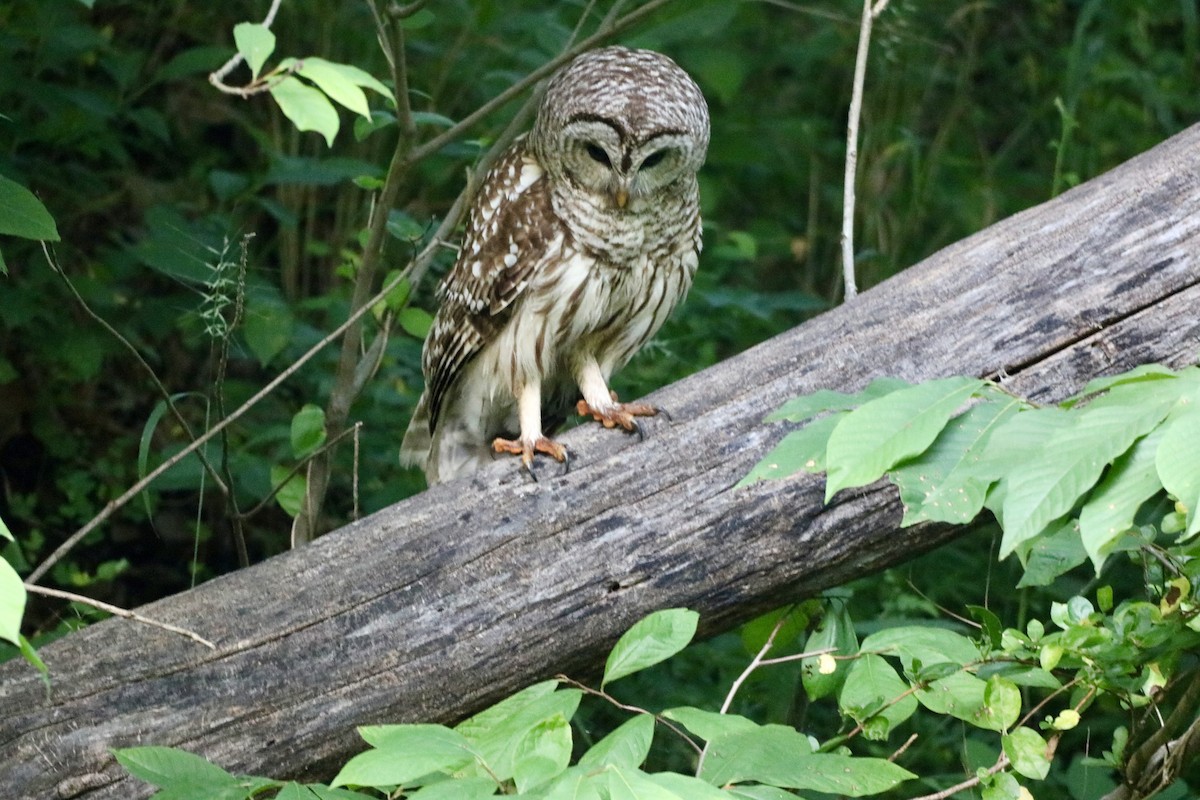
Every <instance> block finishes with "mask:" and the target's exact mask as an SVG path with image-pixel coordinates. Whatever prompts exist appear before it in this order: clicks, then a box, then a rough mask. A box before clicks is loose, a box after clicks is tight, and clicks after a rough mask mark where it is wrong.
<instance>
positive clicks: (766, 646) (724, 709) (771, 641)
mask: <svg viewBox="0 0 1200 800" xmlns="http://www.w3.org/2000/svg"><path fill="white" fill-rule="evenodd" d="M791 611H792V610H791V609H790V608H789V609H788V610H787V611H785V612H784V613H782V614H780V615H779V619H777V620H775V625H774V627H772V628H771V633H770V634H769V635H768V636H767V640H766V641H765V642H763V646H762V647H761V648H759V651H758V652H757V653H755V654H754V658H752V659H750V663H749V664H747V665H746V668H745V669H744V670H742V674H741V675H738V676H737V678H736V679H734V681H733V684H732V685H731V686H730V687H729V692H728V693H727V694H726V695H725V701H724V702H723V703H721V713H722V714H726V713H728V712H729V706H731V705H732V704H733V698H734V697H735V696H736V695H737V693H738V689H740V688H742V684H743V683H744V682H745V681H746V679H747V678H749V677H750V673H752V672H754V670H755V669H756V668H757V667H758V666H759V665H760V664H761V663H762V661H763V659H764V658H766V656H767V653H768V652H770V650H771V648H772V647H774V646H775V637H776V636H778V635H779V632H780V631H781V630H783V624H784V623H785V622H787V619H788V616H789V615H790V614H791ZM708 745H709V742H707V741H706V742H705V743H704V749H703V750H701V751H700V758H699V759H698V760H697V761H696V777H700V771H701V770H703V769H704V759H705V757H706V756H707V755H708Z"/></svg>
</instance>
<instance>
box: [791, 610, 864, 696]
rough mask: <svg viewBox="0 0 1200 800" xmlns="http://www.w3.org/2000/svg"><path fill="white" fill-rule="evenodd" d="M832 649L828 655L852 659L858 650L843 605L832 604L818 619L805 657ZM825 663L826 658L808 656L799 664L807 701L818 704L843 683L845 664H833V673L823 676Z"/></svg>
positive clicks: (809, 638) (847, 612) (851, 625)
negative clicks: (850, 657) (822, 669)
mask: <svg viewBox="0 0 1200 800" xmlns="http://www.w3.org/2000/svg"><path fill="white" fill-rule="evenodd" d="M828 648H833V650H832V653H831V655H834V654H836V655H843V656H845V655H852V654H854V653H855V652H856V651H857V649H858V638H857V637H856V636H855V634H854V621H853V620H851V619H850V612H849V610H848V609H847V607H846V604H845V603H841V602H836V601H835V602H832V603H830V606H829V609H828V610H827V611H826V613H825V616H823V617H822V618H821V621H820V623H818V624H817V627H816V630H814V631H813V632H812V633H811V634H810V635H809V637H808V641H807V642H805V643H804V651H805V652H806V653H812V652H816V651H818V650H826V649H828ZM823 662H824V663H828V662H829V659H828V657H825V658H822V657H821V656H809V657H808V658H805V659H802V660H801V662H800V680H801V682H802V683H803V685H804V692H805V694H807V695H808V699H809V700H819V699H821V698H822V697H827V696H829V695H831V694H833V693H834V692H836V691H837V690H838V689H839V688H841V686H842V683H843V682H844V681H845V680H846V664H845V662H842V661H836V662H833V666H834V671H833V672H822V671H821V667H822V663H823Z"/></svg>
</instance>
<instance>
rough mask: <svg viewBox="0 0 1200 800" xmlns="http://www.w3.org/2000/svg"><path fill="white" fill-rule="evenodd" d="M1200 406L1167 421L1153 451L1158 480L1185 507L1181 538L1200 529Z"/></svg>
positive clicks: (1190, 535) (1192, 534)
mask: <svg viewBox="0 0 1200 800" xmlns="http://www.w3.org/2000/svg"><path fill="white" fill-rule="evenodd" d="M1197 442H1200V409H1197V408H1195V404H1193V407H1192V409H1191V410H1190V411H1189V412H1188V413H1186V414H1183V415H1181V416H1179V417H1178V418H1176V419H1174V420H1172V421H1171V422H1170V423H1169V424H1167V425H1166V427H1165V429H1164V430H1163V432H1162V441H1161V442H1160V443H1159V445H1158V450H1157V452H1156V453H1155V455H1154V466H1155V468H1156V469H1157V471H1158V477H1159V480H1161V481H1162V485H1163V486H1164V487H1165V488H1166V490H1167V491H1168V492H1170V493H1171V494H1173V495H1175V497H1176V498H1177V499H1178V500H1179V502H1181V503H1183V505H1184V507H1185V508H1187V527H1186V529H1185V530H1184V538H1185V539H1186V538H1189V537H1192V536H1195V535H1196V534H1197V533H1200V458H1197V457H1196V444H1197Z"/></svg>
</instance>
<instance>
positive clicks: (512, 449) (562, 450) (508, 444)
mask: <svg viewBox="0 0 1200 800" xmlns="http://www.w3.org/2000/svg"><path fill="white" fill-rule="evenodd" d="M492 450H494V451H495V452H497V453H508V454H510V455H514V456H520V457H521V469H523V470H525V472H527V473H528V474H529V477H531V478H533V480H534V482H535V483H536V482H537V479H538V476H537V473H536V472H534V471H533V457H534V455H536V454H537V453H541V454H542V455H547V456H550V457H551V458H553V459H554V460H555V461H558V462H559V463H561V464H565V465H566V468H565V469H564V470H563V474H566V471H567V470H569V469H570V463H569V458H570V453H569V452H568V451H567V448H566V447H564V446H563V445H561V444H559V443H558V442H556V441H554V440H553V439H550V438H548V437H545V436H539V437H538V438H536V439H534V440H532V441H528V440H525V439H500V438H497V439H496V440H495V441H493V442H492Z"/></svg>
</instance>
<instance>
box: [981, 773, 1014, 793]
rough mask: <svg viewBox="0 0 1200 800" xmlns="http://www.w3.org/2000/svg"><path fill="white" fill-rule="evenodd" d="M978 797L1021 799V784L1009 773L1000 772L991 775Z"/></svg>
mask: <svg viewBox="0 0 1200 800" xmlns="http://www.w3.org/2000/svg"><path fill="white" fill-rule="evenodd" d="M980 797H981V798H982V800H1021V784H1019V783H1017V779H1016V778H1014V777H1013V776H1012V774H1011V773H1008V772H1001V773H999V774H996V775H993V776H991V778H990V779H989V780H988V783H987V784H986V785H984V787H983V791H982V792H981V793H980Z"/></svg>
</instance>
